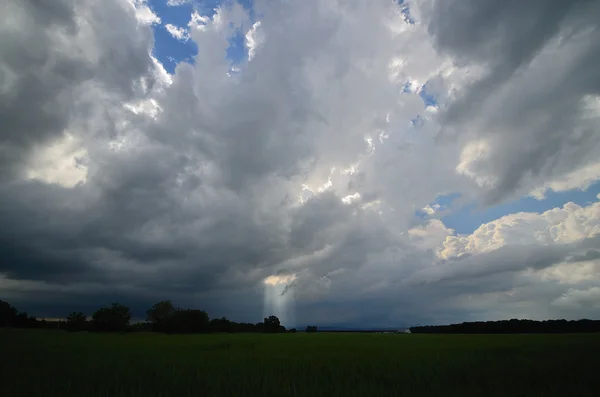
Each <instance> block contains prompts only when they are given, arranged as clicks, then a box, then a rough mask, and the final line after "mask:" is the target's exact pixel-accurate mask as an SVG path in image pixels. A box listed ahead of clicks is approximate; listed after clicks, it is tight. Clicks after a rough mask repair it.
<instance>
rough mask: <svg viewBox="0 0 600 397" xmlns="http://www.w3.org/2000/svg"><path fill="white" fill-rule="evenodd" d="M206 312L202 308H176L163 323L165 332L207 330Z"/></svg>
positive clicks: (198, 331) (197, 331)
mask: <svg viewBox="0 0 600 397" xmlns="http://www.w3.org/2000/svg"><path fill="white" fill-rule="evenodd" d="M208 327H209V319H208V314H207V313H206V312H205V311H203V310H192V309H187V310H181V309H177V310H175V312H173V314H172V315H171V316H170V317H169V319H168V320H167V322H166V323H165V327H164V332H167V333H185V334H187V333H200V332H208V330H209V328H208Z"/></svg>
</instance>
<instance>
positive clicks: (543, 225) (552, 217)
mask: <svg viewBox="0 0 600 397" xmlns="http://www.w3.org/2000/svg"><path fill="white" fill-rule="evenodd" d="M598 234H600V202H595V203H592V204H590V205H588V206H586V207H581V206H579V205H577V204H574V203H567V204H565V205H564V206H563V207H562V208H554V209H552V210H549V211H546V212H543V213H541V214H538V213H531V212H521V213H517V214H510V215H506V216H503V217H501V218H499V219H496V220H495V221H492V222H489V223H486V224H483V225H481V226H480V227H479V228H477V230H475V231H474V232H473V233H472V234H470V235H466V236H465V235H457V236H451V235H449V236H448V237H447V238H446V240H445V241H444V244H443V247H442V248H441V249H440V251H439V253H438V254H439V256H440V257H441V258H451V257H456V256H461V255H465V254H478V253H484V252H490V251H493V250H496V249H498V248H500V247H504V246H506V245H523V244H564V243H572V242H576V241H579V240H582V239H585V238H589V237H593V236H596V235H598Z"/></svg>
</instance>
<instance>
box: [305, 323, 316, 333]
mask: <svg viewBox="0 0 600 397" xmlns="http://www.w3.org/2000/svg"><path fill="white" fill-rule="evenodd" d="M306 332H308V333H314V332H317V326H316V325H309V326H308V327H306Z"/></svg>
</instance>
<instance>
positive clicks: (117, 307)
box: [92, 303, 131, 332]
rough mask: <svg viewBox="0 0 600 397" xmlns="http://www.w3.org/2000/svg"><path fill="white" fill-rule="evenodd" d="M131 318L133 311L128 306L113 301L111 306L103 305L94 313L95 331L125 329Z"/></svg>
mask: <svg viewBox="0 0 600 397" xmlns="http://www.w3.org/2000/svg"><path fill="white" fill-rule="evenodd" d="M129 320H131V312H130V310H129V308H128V307H127V306H123V305H121V304H119V303H113V304H112V306H111V307H102V308H100V309H98V310H96V311H95V312H94V314H93V315H92V324H93V329H94V330H95V331H100V332H115V331H125V330H127V327H128V326H129Z"/></svg>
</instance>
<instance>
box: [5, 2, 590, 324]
mask: <svg viewBox="0 0 600 397" xmlns="http://www.w3.org/2000/svg"><path fill="white" fill-rule="evenodd" d="M179 3H182V2H180V1H175V2H173V1H170V2H169V5H177V4H179ZM459 3H461V4H459ZM492 3H493V4H492ZM513 3H514V2H506V4H504V3H503V4H502V5H497V4H496V2H492V1H469V0H460V1H459V0H454V1H451V2H443V1H432V0H427V1H419V2H417V1H405V2H404V5H403V6H399V5H398V4H395V3H394V2H390V1H383V0H382V1H367V0H357V1H353V2H337V1H319V2H317V1H314V2H313V1H309V2H284V1H264V0H256V1H255V2H254V13H253V14H254V15H260V20H259V21H258V20H254V17H253V16H251V15H250V13H249V11H248V9H246V8H244V7H242V6H241V5H239V4H237V3H234V2H232V3H227V4H226V5H223V6H221V7H220V8H219V9H218V10H217V12H216V13H215V14H214V15H213V16H210V17H209V16H206V15H201V14H200V13H199V12H194V14H192V15H191V16H190V22H189V25H188V28H189V29H188V30H187V31H186V30H184V29H183V28H178V27H176V26H174V25H170V24H166V25H165V26H164V28H165V29H167V30H168V31H169V32H170V33H171V34H172V35H173V36H174V37H176V38H177V39H186V40H187V39H188V38H189V40H192V41H193V42H195V43H196V44H197V46H198V55H197V56H196V58H195V59H194V62H193V63H185V62H181V63H179V64H178V65H177V67H176V69H175V72H174V73H173V74H172V75H169V74H168V73H167V72H166V71H165V70H164V68H163V67H162V65H161V63H160V62H159V61H158V60H157V59H155V58H154V57H153V55H152V53H153V52H152V49H153V45H154V36H153V34H154V33H153V28H152V25H154V24H158V23H160V22H161V18H160V16H158V15H156V14H155V13H154V12H153V11H152V9H151V8H150V7H149V5H148V4H147V3H146V2H145V1H142V0H135V1H133V0H106V1H105V2H102V4H101V5H100V4H99V3H98V2H95V1H92V0H84V1H78V2H76V3H74V2H71V1H66V0H64V1H63V0H61V1H54V2H52V5H46V4H44V5H42V4H40V3H39V2H32V1H21V0H8V3H7V5H6V7H5V8H6V9H7V10H8V13H7V15H11V19H10V20H8V19H4V20H2V21H1V22H0V37H1V38H0V76H1V77H2V78H0V82H1V83H0V94H1V95H0V120H1V121H2V124H3V126H5V127H4V128H3V129H2V131H1V132H0V134H1V135H0V153H2V155H1V156H0V181H1V182H2V183H1V184H0V224H2V225H3V226H2V228H0V254H1V255H0V287H1V289H2V291H3V294H5V295H6V296H7V299H8V298H10V299H11V301H13V302H14V303H15V304H17V305H18V304H19V303H20V304H21V305H23V306H24V307H25V308H29V310H30V311H31V312H35V311H36V310H37V311H39V312H40V313H39V314H40V315H47V316H60V315H64V313H66V312H67V311H69V310H71V309H75V308H74V306H75V305H79V306H80V307H82V308H88V307H90V308H93V307H94V305H99V304H105V303H107V302H109V301H113V300H115V299H121V300H123V301H126V302H128V303H130V304H131V305H132V307H133V309H134V312H135V313H142V312H143V310H144V309H145V308H146V306H148V305H150V304H152V303H154V302H155V301H157V300H159V299H164V298H170V299H173V300H175V301H176V302H177V303H178V304H180V305H190V306H197V307H202V308H205V309H206V310H208V311H209V313H211V314H214V315H216V316H221V315H227V316H231V317H232V318H235V319H236V320H239V321H256V320H257V319H259V318H261V316H262V315H263V309H264V306H265V300H264V299H265V296H266V295H265V289H266V288H267V287H269V286H271V287H272V286H280V287H281V289H282V291H280V292H279V294H274V295H273V299H278V298H277V296H279V298H282V299H283V297H285V299H286V302H287V303H286V305H288V306H289V305H293V307H295V309H296V313H295V315H292V314H289V307H288V308H286V312H285V313H287V315H289V317H288V319H289V320H290V321H291V319H292V318H295V320H296V321H297V322H298V323H300V324H304V323H305V322H314V323H319V322H320V323H324V322H328V323H346V324H349V323H354V324H357V323H369V324H376V325H397V324H414V323H417V322H445V321H462V320H466V319H471V318H484V319H487V318H504V317H507V316H511V317H514V316H526V317H540V316H541V317H548V316H550V317H552V316H556V315H561V316H565V317H572V316H581V315H589V316H593V315H598V307H597V305H596V306H594V305H588V304H587V303H586V302H588V301H589V299H591V298H590V297H592V296H596V295H597V291H596V289H594V288H596V285H597V284H596V285H594V283H597V282H598V269H599V267H598V263H599V262H598V261H599V258H598V256H597V255H596V252H597V251H595V249H596V248H595V247H596V246H597V244H596V243H597V235H598V234H599V233H600V229H599V227H600V226H599V225H600V223H599V222H600V207H598V203H591V204H589V205H586V206H583V207H580V206H577V205H575V204H572V203H570V204H567V205H565V206H564V207H563V208H557V209H555V210H552V211H548V212H545V213H542V214H532V213H518V214H512V215H508V216H505V217H503V218H500V219H498V220H496V221H494V222H491V223H488V224H486V225H482V226H481V227H480V228H479V229H477V230H476V231H475V232H473V233H472V234H471V235H467V236H461V235H455V233H454V232H453V231H452V230H449V229H447V228H446V226H445V225H444V224H443V222H442V221H440V220H439V219H430V220H428V221H425V222H424V223H423V222H421V220H420V219H419V218H418V217H417V216H416V215H415V213H416V212H417V211H418V210H419V209H426V212H427V213H429V215H431V216H435V215H436V212H437V211H438V210H439V209H440V207H439V206H437V207H436V205H435V204H431V203H432V202H433V201H434V199H435V198H436V197H437V196H439V195H443V194H448V193H460V194H462V195H463V197H464V198H465V199H472V200H477V201H479V202H481V203H483V204H484V205H485V204H490V203H499V202H503V201H505V200H509V199H511V198H514V197H519V196H521V195H524V194H534V193H532V192H537V193H535V194H537V197H540V198H541V197H542V196H543V193H544V192H545V191H547V190H549V189H550V190H554V191H564V190H569V189H573V188H586V187H588V186H590V185H591V184H592V183H594V181H596V180H598V177H600V174H599V173H597V172H596V171H595V170H596V168H597V158H598V154H599V153H600V150H599V147H598V145H599V141H598V136H600V135H598V134H597V132H598V125H599V121H600V120H599V117H600V107H598V106H597V102H598V97H599V95H600V92H599V91H600V73H598V71H597V70H596V69H597V68H596V67H594V65H597V60H598V59H600V57H599V55H600V52H599V50H600V35H599V33H598V29H597V23H596V22H595V21H597V19H598V16H599V15H600V12H599V10H600V9H599V7H598V4H596V3H595V2H591V1H579V2H556V7H555V8H553V9H552V10H551V11H548V12H542V10H545V9H546V8H547V4H546V3H547V2H542V1H532V2H531V4H529V3H528V5H527V7H522V6H521V5H518V6H517V5H516V3H514V4H513ZM407 13H409V14H407ZM407 15H409V16H410V18H409V17H407ZM24 27H25V28H24ZM238 33H241V34H242V37H244V45H245V48H246V50H247V55H248V56H247V58H246V59H245V60H243V61H241V63H240V64H238V65H235V67H236V68H237V69H236V72H235V73H232V67H233V65H232V62H231V61H230V60H229V59H228V58H227V56H226V54H227V49H228V47H229V45H230V39H231V38H232V37H233V36H235V35H236V34H238ZM424 98H434V99H431V100H429V101H424ZM580 170H586V171H585V172H583V173H582V172H580ZM572 176H582V177H581V178H579V179H578V181H577V182H573V180H574V179H573V178H572ZM594 244H596V245H594ZM565 269H571V270H569V271H566V270H565ZM567 274H571V275H572V274H579V276H578V277H570V278H569V277H568V275H567ZM265 280H267V282H266V283H265ZM41 301H42V302H43V303H40V302H41ZM73 302H76V303H73ZM565 302H567V303H565ZM272 303H273V302H270V303H269V305H271V306H269V307H273V308H275V309H276V308H277V307H278V306H277V305H272ZM569 308H573V310H571V311H569V310H570V309H569Z"/></svg>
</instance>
